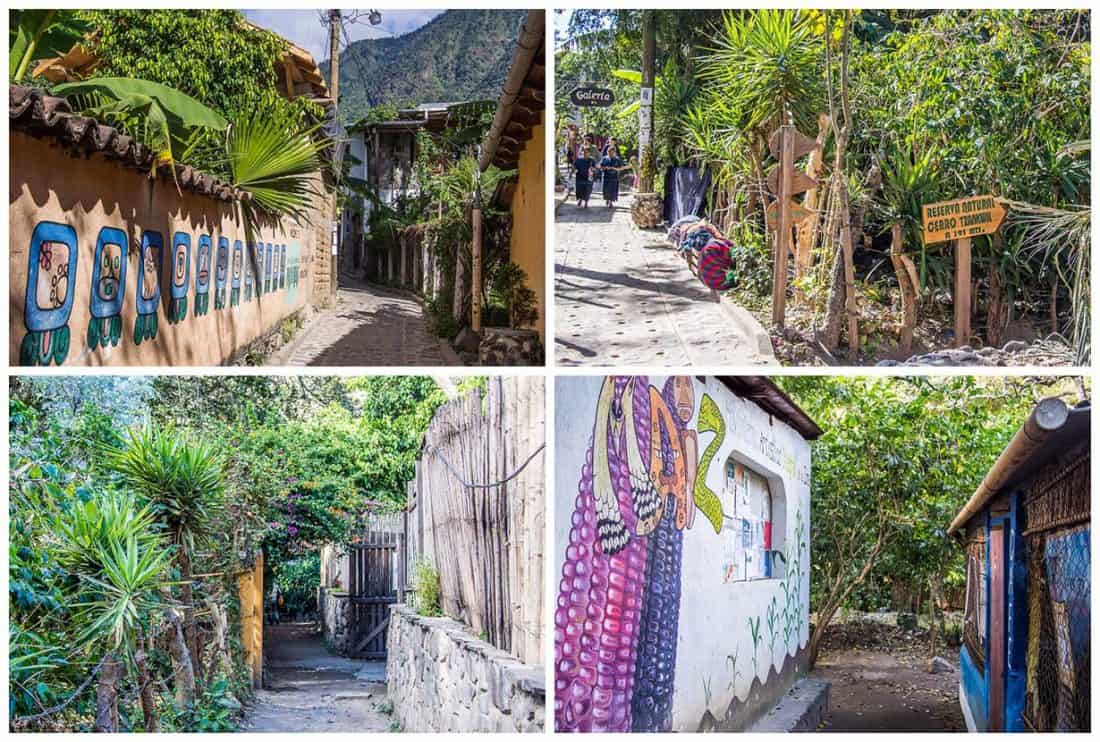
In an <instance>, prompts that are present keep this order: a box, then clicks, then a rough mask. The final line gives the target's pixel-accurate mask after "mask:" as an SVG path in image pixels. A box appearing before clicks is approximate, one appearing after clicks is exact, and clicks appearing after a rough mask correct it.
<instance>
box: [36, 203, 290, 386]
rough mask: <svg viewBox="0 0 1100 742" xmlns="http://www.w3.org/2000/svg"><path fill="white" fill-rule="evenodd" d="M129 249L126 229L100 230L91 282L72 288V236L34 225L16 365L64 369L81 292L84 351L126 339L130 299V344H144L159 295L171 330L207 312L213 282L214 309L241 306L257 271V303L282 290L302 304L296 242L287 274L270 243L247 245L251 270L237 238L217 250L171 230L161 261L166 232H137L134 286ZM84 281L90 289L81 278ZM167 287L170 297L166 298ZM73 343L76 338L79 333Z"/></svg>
mask: <svg viewBox="0 0 1100 742" xmlns="http://www.w3.org/2000/svg"><path fill="white" fill-rule="evenodd" d="M132 244H133V243H132V242H131V239H130V238H129V237H128V236H127V233H126V231H124V230H123V229H121V228H118V227H111V226H104V227H102V228H100V229H99V232H98V235H97V238H96V241H95V246H94V251H92V252H90V253H86V255H85V258H84V259H85V260H87V259H89V258H90V259H91V280H90V282H89V283H88V284H87V285H78V284H77V264H78V260H79V259H80V253H81V245H80V244H79V240H78V236H77V233H76V230H75V229H74V228H73V227H72V226H70V225H68V224H63V223H59V222H52V221H41V222H39V223H38V224H37V225H36V226H35V228H34V231H33V233H32V236H31V241H30V246H29V250H28V264H27V282H26V294H25V302H24V309H23V322H24V325H25V327H26V334H25V335H23V339H22V341H21V343H20V346H19V363H20V364H21V365H26V366H31V365H38V366H48V365H51V364H56V365H61V364H63V363H65V362H66V360H67V359H68V357H69V351H70V346H71V345H72V335H71V328H70V327H69V320H70V318H71V316H72V314H73V307H74V302H75V301H76V300H77V295H78V293H80V292H82V291H85V290H86V291H87V306H88V315H89V319H88V324H87V329H86V332H85V333H84V339H85V342H86V343H87V349H88V350H90V351H95V350H97V349H108V348H113V347H116V346H118V345H119V343H120V342H121V341H122V340H123V336H124V333H123V319H122V317H123V309H124V305H125V304H126V302H127V301H133V303H134V304H133V306H134V309H135V310H136V311H135V319H134V324H133V332H132V335H131V336H130V337H131V338H132V340H133V343H134V344H135V345H141V344H142V343H144V342H148V341H152V340H155V339H156V338H157V335H158V333H160V332H161V331H162V328H161V326H160V318H159V313H158V309H159V308H160V307H161V304H162V295H163V296H164V299H165V301H164V307H163V314H164V317H165V319H167V320H168V323H169V324H172V325H175V324H179V323H181V322H184V321H186V320H187V318H188V310H189V309H191V312H190V313H191V315H192V316H193V317H196V318H197V317H203V316H205V315H207V314H208V313H209V312H210V290H211V283H213V289H214V309H215V311H218V312H221V311H226V310H231V309H233V308H236V307H238V306H240V302H241V283H242V277H243V278H244V283H245V301H246V302H247V301H251V300H252V299H253V293H252V285H253V283H252V278H253V276H258V275H260V274H259V272H258V271H259V270H263V275H264V284H263V287H262V291H261V285H260V283H259V281H258V280H257V281H256V289H257V291H256V293H255V298H256V299H257V300H258V299H259V298H260V295H261V293H275V292H279V291H283V292H287V295H286V299H287V303H288V304H293V303H295V302H297V300H298V297H297V288H298V274H299V269H300V260H301V258H300V254H301V247H300V246H299V245H297V244H296V243H295V244H294V245H292V249H291V257H292V266H290V267H288V262H287V246H286V245H283V244H279V245H275V244H274V243H268V244H266V245H265V244H258V245H253V246H252V251H251V255H252V257H253V259H254V260H255V261H256V262H255V264H254V265H253V264H250V261H248V260H247V257H246V256H245V252H244V246H243V243H242V242H241V240H233V241H231V240H230V239H229V238H228V237H225V236H218V237H217V242H216V244H217V247H216V249H215V239H214V237H213V236H212V235H209V234H198V235H194V236H193V235H191V234H190V233H187V232H182V231H176V232H175V233H173V235H172V242H171V249H170V252H168V253H166V247H165V240H164V236H163V234H162V233H161V232H158V231H155V230H143V231H141V235H140V242H138V243H137V244H136V245H134V251H135V255H134V257H135V258H136V260H135V262H134V266H133V268H134V271H135V272H136V278H134V279H131V278H130V277H129V275H128V269H129V267H130V266H129V265H128V264H129V262H130V257H131V245H132ZM231 245H232V247H230V246H231ZM84 249H85V250H86V249H87V248H84ZM192 261H193V262H192ZM259 261H263V262H262V263H260V262H259ZM192 266H193V268H194V280H193V281H192ZM212 271H213V276H211V272H212ZM288 273H289V274H290V275H288ZM84 275H85V276H87V275H88V274H87V273H85V274H84ZM211 278H213V281H211ZM83 280H84V281H85V282H87V281H88V279H87V278H84V279H83ZM131 285H132V286H133V288H132V289H131V288H130V286H131ZM165 286H166V287H167V291H166V292H163V291H162V289H163V287H165ZM128 292H132V297H128V295H127V294H128ZM81 296H83V295H81ZM227 297H228V300H227ZM80 301H81V302H83V301H85V299H84V298H81V299H80ZM81 331H82V328H78V329H77V332H78V333H79V332H81ZM77 337H78V339H79V337H80V335H79V334H78V335H77Z"/></svg>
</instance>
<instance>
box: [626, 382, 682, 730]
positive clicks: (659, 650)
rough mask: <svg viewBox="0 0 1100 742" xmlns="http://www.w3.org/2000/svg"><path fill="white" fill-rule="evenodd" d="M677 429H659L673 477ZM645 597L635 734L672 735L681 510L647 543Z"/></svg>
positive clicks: (666, 517) (668, 388) (668, 510)
mask: <svg viewBox="0 0 1100 742" xmlns="http://www.w3.org/2000/svg"><path fill="white" fill-rule="evenodd" d="M662 397H663V399H664V402H665V404H667V405H668V406H669V408H670V409H673V410H675V409H676V400H675V398H674V396H673V380H672V379H669V380H668V381H667V382H666V383H665V387H664V390H663V393H662ZM673 419H674V420H675V421H676V425H677V428H676V429H675V430H667V429H666V428H665V427H664V425H660V429H659V430H658V431H654V432H655V433H656V434H657V435H659V436H660V440H661V455H662V460H663V466H664V468H665V472H664V473H665V474H666V475H670V474H671V473H672V466H673V446H672V438H671V437H672V436H679V435H680V430H681V429H682V427H683V423H682V422H681V421H680V418H678V417H674V418H673ZM647 541H648V543H647V546H646V574H645V585H646V594H645V598H644V600H643V603H642V621H641V630H640V633H639V637H638V661H637V671H636V672H635V676H634V697H633V699H632V702H631V711H632V718H633V725H632V729H633V731H636V732H668V731H671V729H672V693H673V688H674V685H675V681H676V641H677V639H678V637H679V620H680V566H681V555H682V551H683V541H684V534H683V531H682V530H680V529H679V528H677V527H676V510H675V508H673V507H671V504H669V506H666V507H665V510H664V514H663V515H662V517H661V522H660V524H659V525H658V526H657V530H656V531H655V532H654V533H653V534H652V535H650V537H649V538H648V539H647Z"/></svg>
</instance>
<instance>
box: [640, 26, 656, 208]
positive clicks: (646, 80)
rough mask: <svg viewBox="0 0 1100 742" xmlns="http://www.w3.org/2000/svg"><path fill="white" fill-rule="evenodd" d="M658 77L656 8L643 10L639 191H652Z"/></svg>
mask: <svg viewBox="0 0 1100 742" xmlns="http://www.w3.org/2000/svg"><path fill="white" fill-rule="evenodd" d="M656 79H657V11H655V10H643V11H642V91H641V98H642V102H641V106H640V107H639V108H638V167H639V168H640V169H641V172H640V176H641V177H640V179H639V182H638V193H652V192H653V176H654V175H655V173H654V172H653V169H652V168H651V167H649V166H648V165H647V163H648V162H653V163H656V158H655V157H654V156H653V154H652V152H651V151H650V150H651V148H652V147H653V95H654V92H655V85H654V83H655V81H656Z"/></svg>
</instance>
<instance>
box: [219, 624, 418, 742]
mask: <svg viewBox="0 0 1100 742" xmlns="http://www.w3.org/2000/svg"><path fill="white" fill-rule="evenodd" d="M264 647H265V652H264V660H265V662H266V668H265V672H264V688H263V689H262V690H260V691H257V693H256V699H255V701H254V702H253V703H252V704H251V705H250V706H249V708H248V710H247V711H246V712H245V716H244V719H243V720H242V722H241V725H240V731H242V732H388V731H395V730H396V729H395V728H394V727H392V726H391V725H392V724H393V718H392V717H391V716H389V715H388V714H387V713H386V710H387V709H388V708H389V704H388V703H387V702H386V668H385V663H382V662H363V661H359V660H350V659H347V658H345V657H337V656H335V655H331V654H329V653H328V652H327V651H326V650H325V645H324V642H323V641H322V640H321V635H320V634H319V633H318V632H317V626H316V624H312V623H308V624H279V625H276V626H264Z"/></svg>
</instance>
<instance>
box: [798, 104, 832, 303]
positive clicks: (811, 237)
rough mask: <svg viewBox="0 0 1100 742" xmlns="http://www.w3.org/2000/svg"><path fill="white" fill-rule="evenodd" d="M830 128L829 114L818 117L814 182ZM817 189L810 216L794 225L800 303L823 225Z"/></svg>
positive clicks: (807, 201)
mask: <svg viewBox="0 0 1100 742" xmlns="http://www.w3.org/2000/svg"><path fill="white" fill-rule="evenodd" d="M830 127H831V123H830V121H829V116H828V114H825V113H823V114H821V115H820V116H818V118H817V149H815V150H814V151H813V152H811V153H810V159H809V162H808V163H807V165H806V174H807V175H809V176H810V177H811V178H814V179H815V180H816V179H817V178H819V177H821V169H822V166H823V165H824V154H825V137H826V135H827V133H828V131H829V129H830ZM820 196H821V194H820V193H819V189H818V188H811V189H810V190H808V191H806V196H805V198H803V199H802V205H803V206H805V207H806V208H807V209H809V210H810V215H809V216H808V217H806V218H805V219H803V220H802V221H801V222H799V223H797V224H796V225H795V253H794V296H795V299H796V300H797V301H799V302H804V301H805V300H806V295H805V292H804V291H803V290H802V286H803V284H804V282H805V280H806V277H807V276H809V274H810V268H811V266H812V265H813V251H814V244H815V243H816V242H817V234H818V230H819V228H820V224H821V215H820V213H818V209H819V208H820V206H821V201H822V199H821V198H820Z"/></svg>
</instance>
